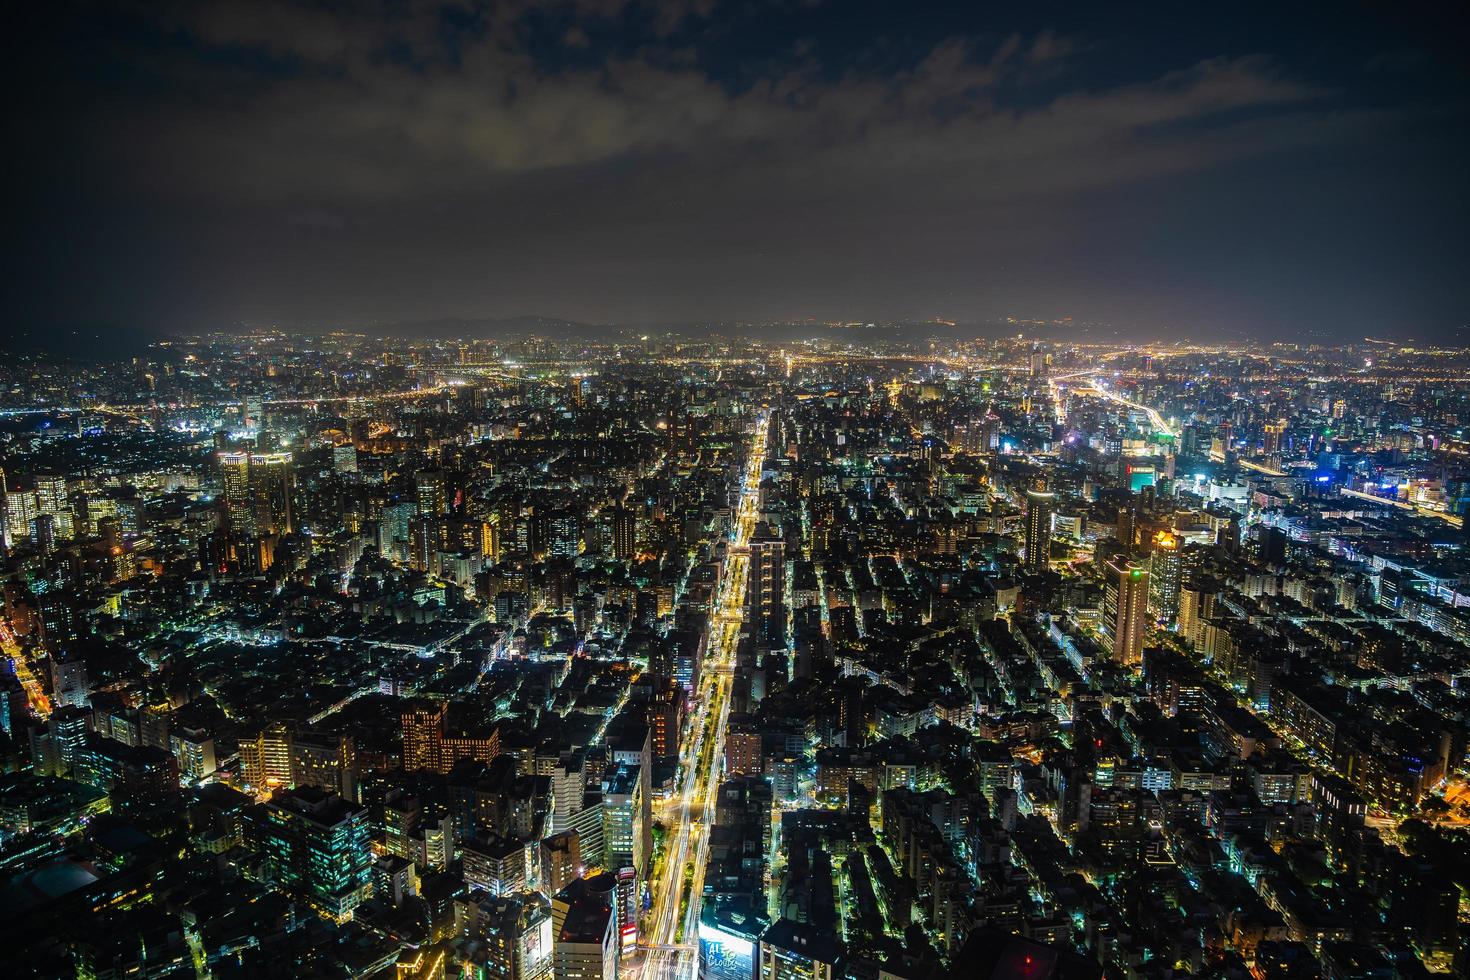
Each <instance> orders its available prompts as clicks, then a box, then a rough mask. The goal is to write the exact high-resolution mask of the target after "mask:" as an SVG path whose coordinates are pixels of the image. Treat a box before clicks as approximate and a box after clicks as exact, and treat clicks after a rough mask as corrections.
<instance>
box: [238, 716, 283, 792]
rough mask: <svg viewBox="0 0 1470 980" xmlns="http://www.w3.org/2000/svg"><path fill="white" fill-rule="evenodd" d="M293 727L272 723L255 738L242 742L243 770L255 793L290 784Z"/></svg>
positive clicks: (241, 764)
mask: <svg viewBox="0 0 1470 980" xmlns="http://www.w3.org/2000/svg"><path fill="white" fill-rule="evenodd" d="M291 743H292V733H291V728H290V726H288V725H287V724H286V723H285V722H284V721H273V722H271V723H270V724H269V725H267V726H266V727H265V728H264V729H262V730H261V731H259V732H257V733H256V734H255V735H254V736H253V737H251V738H248V739H241V740H240V768H241V771H242V773H243V775H244V776H245V782H246V783H247V784H248V785H249V786H250V787H251V788H252V789H255V790H262V789H265V788H268V787H272V786H290V785H291V757H292V752H291Z"/></svg>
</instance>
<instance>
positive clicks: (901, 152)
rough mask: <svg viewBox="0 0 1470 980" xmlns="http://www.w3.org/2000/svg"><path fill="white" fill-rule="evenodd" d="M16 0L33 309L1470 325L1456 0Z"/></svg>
mask: <svg viewBox="0 0 1470 980" xmlns="http://www.w3.org/2000/svg"><path fill="white" fill-rule="evenodd" d="M19 6H20V5H19V4H15V5H11V7H12V9H10V10H9V11H8V14H9V21H10V23H9V24H8V25H7V31H6V33H7V41H8V45H9V46H11V47H12V48H13V50H12V51H10V52H9V53H7V56H6V59H5V66H4V71H5V72H6V74H7V75H8V76H10V77H8V78H7V79H6V87H7V92H8V98H7V101H8V102H9V103H10V105H11V110H12V117H13V118H12V121H11V125H10V126H8V127H7V129H8V130H9V131H10V132H11V133H12V140H10V141H7V142H9V149H8V151H7V154H6V156H7V158H8V159H7V164H8V169H9V170H11V172H12V176H11V178H10V179H9V180H8V181H7V182H6V186H7V188H8V189H9V190H10V192H11V193H12V196H13V199H12V201H11V202H10V204H9V205H8V206H7V211H8V220H7V222H6V226H7V235H6V244H7V250H6V256H5V280H6V289H5V295H4V310H3V312H4V321H5V330H6V331H7V333H8V334H9V335H11V336H14V335H16V334H17V333H18V332H26V331H30V332H36V331H45V330H49V329H52V328H54V326H55V325H57V324H78V323H81V324H93V325H97V324H104V325H117V326H118V327H119V328H124V327H126V328H134V329H143V330H162V331H196V330H206V329H215V328H224V327H229V326H231V325H232V324H241V323H243V324H249V325H262V324H279V325H282V326H325V325H344V326H367V325H373V324H378V325H381V324H388V323H394V322H401V321H414V320H423V319H431V318H437V317H443V316H462V317H501V316H513V315H520V314H540V315H545V316H551V317H564V318H570V319H574V320H578V321H585V322H593V323H610V322H616V323H651V322H652V323H677V322H688V321H707V320H764V319H780V320H800V319H806V318H817V319H819V320H828V319H860V320H903V319H925V318H931V317H944V318H948V319H956V320H960V321H962V322H967V323H968V322H979V321H986V320H994V319H997V318H1002V317H1006V316H1015V317H1023V318H1042V319H1049V318H1059V317H1068V316H1070V317H1073V318H1075V319H1076V320H1078V321H1098V322H1106V323H1108V324H1111V325H1112V328H1113V329H1117V330H1119V331H1120V332H1121V333H1122V334H1124V335H1128V336H1137V337H1155V336H1181V335H1183V336H1194V337H1199V338H1209V337H1212V336H1224V335H1227V334H1229V335H1232V336H1238V335H1240V334H1243V333H1244V334H1254V335H1257V336H1265V337H1272V338H1282V339H1300V340H1305V339H1321V338H1323V337H1336V338H1341V339H1355V338H1358V337H1361V336H1363V335H1365V334H1373V335H1377V336H1390V335H1394V336H1401V337H1416V338H1441V339H1443V338H1454V337H1456V336H1457V332H1458V331H1460V330H1462V328H1464V325H1465V324H1467V323H1470V272H1467V264H1470V263H1467V259H1470V246H1467V240H1470V237H1467V227H1470V222H1467V219H1470V190H1467V188H1470V178H1467V172H1470V165H1467V150H1470V135H1467V133H1470V125H1467V123H1470V111H1467V109H1470V67H1467V64H1470V62H1467V57H1470V56H1467V54H1466V52H1467V50H1470V38H1467V32H1466V25H1465V23H1464V22H1463V21H1462V20H1459V19H1457V13H1458V12H1457V10H1456V8H1460V9H1461V10H1463V6H1462V5H1461V4H1456V3H1434V4H1418V3H1403V2H1397V3H1386V2H1385V3H1380V4H1371V5H1368V4H1364V5H1358V4H1353V3H1345V4H1320V5H1318V4H1302V3H1281V2H1277V3H1272V4H1268V5H1260V6H1258V7H1252V6H1249V5H1241V4H1195V3H1180V2H1170V3H1163V4H1156V5H1117V4H1111V3H1088V4H1080V5H1076V6H1075V7H1074V6H1069V5H1059V4H1051V3H1014V4H1005V5H999V6H993V7H992V6H987V5H983V4H979V3H966V4H925V3H917V2H908V3H886V4H884V3H866V2H861V0H844V2H832V3H820V2H817V3H811V2H790V3H788V2H779V0H770V2H751V3H733V2H722V0H680V2H675V3H644V2H637V0H571V2H566V3H556V2H549V3H532V2H527V0H517V2H511V3H493V4H491V3H487V4H477V3H473V2H468V0H466V2H458V3H444V4H429V3H374V2H372V0H365V2H359V3H353V4H345V3H344V4H330V3H322V4H318V3H279V2H270V0H241V2H227V3H183V4H170V3H166V2H146V0H139V2H136V3H111V2H110V3H88V4H67V3H61V2H53V3H42V4H37V5H35V7H36V10H35V11H34V12H30V13H26V12H23V11H21V10H19V9H16V8H18V7H19ZM1465 329H1466V336H1470V328H1465Z"/></svg>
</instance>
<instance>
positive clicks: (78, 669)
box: [51, 654, 90, 708]
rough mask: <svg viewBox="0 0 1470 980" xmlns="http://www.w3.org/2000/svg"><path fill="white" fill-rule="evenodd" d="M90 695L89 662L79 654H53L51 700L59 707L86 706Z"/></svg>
mask: <svg viewBox="0 0 1470 980" xmlns="http://www.w3.org/2000/svg"><path fill="white" fill-rule="evenodd" d="M89 696H90V686H89V683H88V680H87V662H86V661H85V660H83V659H82V658H81V657H78V656H66V655H64V654H58V655H56V656H53V657H52V658H51V700H52V701H53V702H54V703H55V704H56V705H57V706H59V707H73V708H85V707H86V706H87V703H88V698H89Z"/></svg>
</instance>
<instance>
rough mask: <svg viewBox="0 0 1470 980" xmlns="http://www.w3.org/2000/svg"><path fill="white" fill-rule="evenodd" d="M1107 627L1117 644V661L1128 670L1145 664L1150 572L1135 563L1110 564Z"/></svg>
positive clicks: (1105, 613) (1105, 595)
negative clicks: (1144, 653)
mask: <svg viewBox="0 0 1470 980" xmlns="http://www.w3.org/2000/svg"><path fill="white" fill-rule="evenodd" d="M1103 628H1104V629H1106V630H1107V631H1108V633H1109V635H1110V637H1111V638H1112V641H1113V659H1114V660H1116V661H1117V662H1118V663H1120V664H1122V665H1124V666H1125V667H1137V666H1138V665H1139V664H1141V663H1142V662H1143V641H1144V638H1145V636H1146V635H1147V632H1148V571H1147V570H1146V569H1144V568H1140V567H1139V566H1137V565H1134V564H1132V563H1131V562H1122V561H1111V562H1108V564H1107V581H1106V582H1105V583H1104V587H1103Z"/></svg>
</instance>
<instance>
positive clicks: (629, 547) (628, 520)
mask: <svg viewBox="0 0 1470 980" xmlns="http://www.w3.org/2000/svg"><path fill="white" fill-rule="evenodd" d="M612 541H613V557H614V558H617V559H618V560H619V561H627V560H628V559H630V558H632V557H633V555H634V554H636V553H637V551H638V514H637V512H636V511H633V510H630V509H628V508H627V507H624V506H622V505H621V504H620V505H618V506H617V507H616V508H614V509H613V513H612Z"/></svg>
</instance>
